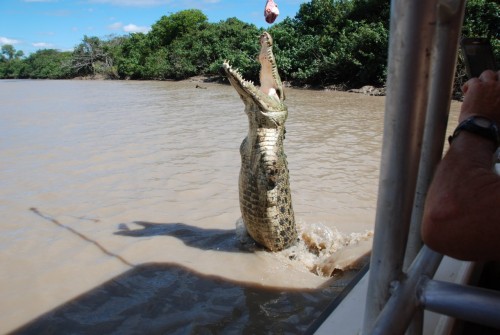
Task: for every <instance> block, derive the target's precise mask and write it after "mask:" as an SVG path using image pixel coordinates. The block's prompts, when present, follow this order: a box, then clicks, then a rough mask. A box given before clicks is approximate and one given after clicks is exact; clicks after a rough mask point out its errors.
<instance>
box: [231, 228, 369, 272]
mask: <svg viewBox="0 0 500 335" xmlns="http://www.w3.org/2000/svg"><path fill="white" fill-rule="evenodd" d="M297 230H298V233H299V240H298V242H297V243H296V244H295V245H294V246H292V247H290V248H288V249H285V250H282V251H279V252H275V253H273V255H274V256H275V257H277V258H279V259H280V260H281V261H282V262H284V263H287V264H292V265H293V266H295V267H297V266H299V267H303V268H305V269H307V270H308V271H310V272H312V273H314V274H316V275H318V276H324V277H330V276H332V275H335V274H336V273H338V272H342V271H347V270H355V269H359V268H361V267H362V266H364V265H365V264H367V263H368V260H369V255H370V252H371V246H372V239H373V231H371V230H367V231H365V232H362V233H350V234H345V233H342V232H340V231H339V230H337V229H336V228H333V229H331V228H329V227H327V226H326V225H324V224H321V223H313V224H307V223H304V222H297ZM236 235H237V237H238V239H239V240H240V242H241V243H242V244H244V245H245V246H246V247H247V248H249V249H250V250H252V251H257V250H262V249H261V247H259V246H258V245H257V244H256V243H255V241H253V240H252V238H251V237H250V236H249V235H248V233H247V231H246V229H245V225H244V223H243V220H242V219H241V218H240V219H238V221H237V222H236Z"/></svg>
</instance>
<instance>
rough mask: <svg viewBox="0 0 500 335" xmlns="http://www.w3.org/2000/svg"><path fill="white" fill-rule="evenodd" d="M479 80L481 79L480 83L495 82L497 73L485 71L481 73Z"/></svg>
mask: <svg viewBox="0 0 500 335" xmlns="http://www.w3.org/2000/svg"><path fill="white" fill-rule="evenodd" d="M479 79H481V80H482V81H491V80H494V81H496V80H497V73H496V72H495V71H492V70H486V71H483V73H481V75H480V76H479Z"/></svg>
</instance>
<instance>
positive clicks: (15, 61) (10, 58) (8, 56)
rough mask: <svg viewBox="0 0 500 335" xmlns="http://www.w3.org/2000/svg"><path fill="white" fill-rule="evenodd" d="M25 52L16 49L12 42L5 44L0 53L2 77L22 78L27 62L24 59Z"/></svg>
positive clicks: (0, 75) (0, 73)
mask: <svg viewBox="0 0 500 335" xmlns="http://www.w3.org/2000/svg"><path fill="white" fill-rule="evenodd" d="M22 57H23V52H22V51H20V50H19V51H16V48H14V46H12V45H10V44H4V45H2V48H1V54H0V78H5V79H14V78H22V74H23V72H24V68H25V64H24V62H23V61H22V59H21V58H22Z"/></svg>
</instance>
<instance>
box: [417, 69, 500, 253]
mask: <svg viewBox="0 0 500 335" xmlns="http://www.w3.org/2000/svg"><path fill="white" fill-rule="evenodd" d="M499 77H500V72H493V71H485V72H483V73H482V74H481V76H480V77H479V78H473V79H471V80H469V81H468V82H467V83H466V84H465V85H464V87H463V91H464V102H463V104H462V108H461V112H460V118H459V122H461V121H463V120H465V119H467V118H468V117H470V116H473V115H477V116H483V117H487V118H488V119H490V120H492V121H495V122H496V123H497V124H499V125H500V78H499ZM495 149H496V148H495V145H494V143H493V141H491V140H489V139H486V138H483V137H481V136H478V135H476V134H472V133H470V132H466V131H462V132H460V134H459V135H458V136H457V137H456V138H455V139H454V140H453V143H452V144H451V145H450V149H449V151H448V152H447V153H446V155H445V157H444V158H443V160H442V161H441V162H440V164H439V166H438V168H437V170H436V172H435V174H434V179H433V181H432V183H431V186H430V188H429V191H428V194H427V198H426V204H425V209H424V217H423V222H422V238H423V240H424V242H425V243H426V244H427V245H428V246H429V247H431V248H432V249H434V250H436V251H438V252H440V253H443V254H446V255H449V256H452V257H454V258H458V259H464V260H500V176H498V175H497V174H496V173H495V172H494V170H493V153H494V151H495Z"/></svg>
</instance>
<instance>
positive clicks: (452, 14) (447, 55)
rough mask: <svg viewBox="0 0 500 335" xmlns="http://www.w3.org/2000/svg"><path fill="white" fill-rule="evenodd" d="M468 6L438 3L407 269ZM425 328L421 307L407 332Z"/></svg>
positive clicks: (459, 1) (459, 0)
mask: <svg viewBox="0 0 500 335" xmlns="http://www.w3.org/2000/svg"><path fill="white" fill-rule="evenodd" d="M464 10H465V0H441V1H439V3H438V7H437V22H438V24H437V30H436V39H435V41H434V50H433V53H432V68H431V69H432V70H431V84H430V92H429V102H428V107H427V116H426V121H425V130H424V138H423V142H422V154H421V157H420V164H419V172H418V179H417V189H416V191H415V200H414V203H413V211H412V217H411V223H410V231H409V235H408V244H407V246H406V252H405V260H404V263H403V270H404V271H407V269H408V267H409V266H410V264H411V263H412V262H413V260H414V259H415V257H416V256H417V254H418V252H419V250H420V249H421V248H422V245H423V243H422V238H421V235H420V229H421V226H422V218H423V213H424V205H425V198H426V196H427V190H428V188H429V185H430V183H431V181H432V176H433V175H434V171H435V169H436V166H437V165H438V163H439V161H440V160H441V157H442V153H443V147H444V140H445V138H446V136H445V135H446V128H447V124H448V115H449V110H450V101H451V94H452V90H453V80H454V77H455V69H456V60H457V51H458V43H459V38H460V33H461V30H462V22H463V17H464ZM422 332H423V310H420V311H417V313H415V315H414V317H413V320H412V322H411V323H410V326H409V327H408V329H407V331H406V335H421V334H422Z"/></svg>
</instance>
